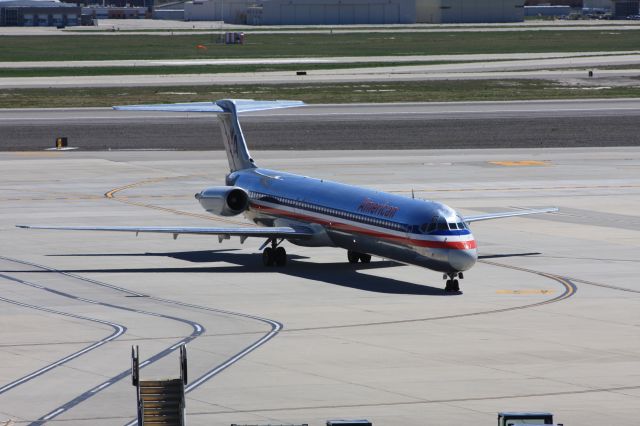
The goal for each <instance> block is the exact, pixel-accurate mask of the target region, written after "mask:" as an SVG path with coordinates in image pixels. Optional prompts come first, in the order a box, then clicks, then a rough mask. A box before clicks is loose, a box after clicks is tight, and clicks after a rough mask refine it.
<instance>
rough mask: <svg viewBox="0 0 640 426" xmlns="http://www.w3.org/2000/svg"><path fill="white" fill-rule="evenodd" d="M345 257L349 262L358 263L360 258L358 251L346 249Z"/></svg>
mask: <svg viewBox="0 0 640 426" xmlns="http://www.w3.org/2000/svg"><path fill="white" fill-rule="evenodd" d="M347 259H349V263H358V260H360V253H358V252H355V251H351V250H349V251H347Z"/></svg>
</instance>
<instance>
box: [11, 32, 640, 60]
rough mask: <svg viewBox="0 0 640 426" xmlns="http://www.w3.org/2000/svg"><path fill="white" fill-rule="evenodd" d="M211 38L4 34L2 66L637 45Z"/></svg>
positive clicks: (433, 36)
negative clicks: (14, 63) (226, 41)
mask: <svg viewBox="0 0 640 426" xmlns="http://www.w3.org/2000/svg"><path fill="white" fill-rule="evenodd" d="M217 38H218V37H217V36H216V35H214V34H196V35H122V34H120V35H88V34H87V35H86V36H79V35H69V36H67V35H63V36H56V37H41V36H23V37H20V36H3V37H2V43H0V61H60V62H62V61H72V60H108V59H195V58H278V57H308V56H312V57H327V56H393V55H439V54H470V53H519V52H551V51H554V52H555V51H562V52H580V51H620V50H636V49H638V48H639V46H640V30H627V31H608V30H607V31H593V30H591V31H535V30H534V31H504V32H498V31H495V32H490V31H487V32H443V33H420V32H415V33H348V34H333V35H330V34H252V35H250V36H248V37H247V42H246V44H245V45H243V46H241V45H224V44H219V43H216V40H217ZM198 45H202V46H205V47H206V50H205V49H198V48H197V47H196V46H198Z"/></svg>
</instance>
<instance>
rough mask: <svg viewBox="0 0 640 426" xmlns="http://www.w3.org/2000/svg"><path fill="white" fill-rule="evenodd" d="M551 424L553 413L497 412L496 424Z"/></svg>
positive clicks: (504, 425)
mask: <svg viewBox="0 0 640 426" xmlns="http://www.w3.org/2000/svg"><path fill="white" fill-rule="evenodd" d="M522 424H527V425H552V424H553V414H551V413H544V412H513V411H505V412H502V413H498V426H515V425H522Z"/></svg>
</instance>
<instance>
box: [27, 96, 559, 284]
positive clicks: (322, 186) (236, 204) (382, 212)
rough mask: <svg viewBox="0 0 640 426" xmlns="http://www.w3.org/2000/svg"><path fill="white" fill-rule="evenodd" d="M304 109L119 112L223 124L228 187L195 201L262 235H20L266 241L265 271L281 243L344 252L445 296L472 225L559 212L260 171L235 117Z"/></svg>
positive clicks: (201, 105) (246, 103) (460, 266)
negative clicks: (479, 205) (211, 118)
mask: <svg viewBox="0 0 640 426" xmlns="http://www.w3.org/2000/svg"><path fill="white" fill-rule="evenodd" d="M302 105H304V103H303V102H299V101H253V100H230V99H223V100H219V101H217V102H196V103H186V104H168V105H133V106H123V107H114V108H115V109H117V110H128V111H172V112H176V111H179V112H209V113H215V114H216V115H217V116H218V118H219V119H220V124H221V127H222V139H223V142H224V145H225V149H226V152H227V157H228V160H229V169H230V173H229V174H228V175H227V177H226V186H216V187H211V188H207V189H204V190H202V191H201V192H199V193H197V194H196V195H195V198H196V199H197V200H198V202H199V203H200V205H202V207H203V208H204V209H205V210H206V211H208V212H209V213H212V214H214V215H219V216H235V215H239V214H244V215H245V217H247V218H248V219H249V220H251V221H253V222H254V223H255V224H256V225H259V226H257V227H236V228H222V227H216V228H209V227H207V228H196V227H156V226H50V225H18V226H19V227H21V228H34V229H58V230H79V231H125V232H136V233H139V232H157V233H158V232H159V233H168V234H173V236H174V238H175V237H177V235H178V234H203V235H218V238H219V239H220V241H222V239H227V238H230V237H231V236H239V237H240V239H241V241H242V242H244V240H245V239H247V238H248V237H258V238H264V239H266V241H265V242H264V244H263V245H262V247H261V249H264V251H263V252H262V260H263V262H264V265H265V266H273V265H277V266H284V265H285V264H286V262H287V253H286V251H285V249H284V247H282V246H281V243H282V242H283V241H284V240H286V241H289V242H290V243H292V244H296V245H299V246H308V247H321V246H330V247H341V248H343V249H346V250H347V258H348V260H349V262H351V263H357V262H358V261H360V262H363V263H368V262H369V261H370V260H371V255H375V256H380V257H383V258H386V259H391V260H395V261H398V262H401V263H407V264H411V265H418V266H422V267H425V268H428V269H432V270H434V271H439V272H442V273H443V274H444V275H443V278H444V279H446V286H445V290H446V291H448V292H458V291H459V290H460V288H459V284H458V279H462V278H463V272H464V271H467V270H468V269H470V268H471V267H472V266H473V265H474V264H475V262H476V260H477V257H478V256H477V251H476V241H475V239H474V238H473V235H472V234H471V231H470V230H469V224H470V223H472V222H476V221H479V220H487V219H497V218H503V217H509V216H521V215H527V214H534V213H548V212H554V211H557V209H556V208H545V209H532V210H518V211H511V212H503V213H491V214H482V215H477V216H461V215H459V214H458V213H456V211H455V210H454V209H452V208H451V207H448V206H446V205H444V204H442V203H439V202H436V201H427V200H420V199H414V198H408V197H404V196H400V195H394V194H389V193H386V192H381V191H375V190H372V189H367V188H362V187H358V186H352V185H345V184H342V183H337V182H331V181H327V180H324V179H315V178H311V177H308V176H300V175H294V174H290V173H285V172H279V171H274V170H268V169H263V168H260V167H258V165H257V164H256V163H255V162H254V160H253V158H251V156H250V154H249V150H248V149H247V145H246V143H245V139H244V135H243V134H242V129H241V128H240V123H239V121H238V114H239V113H242V112H249V111H260V110H267V109H276V108H290V107H298V106H302Z"/></svg>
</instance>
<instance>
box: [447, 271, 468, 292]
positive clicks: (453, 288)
mask: <svg viewBox="0 0 640 426" xmlns="http://www.w3.org/2000/svg"><path fill="white" fill-rule="evenodd" d="M456 278H460V279H463V278H464V275H463V274H462V272H451V273H449V274H444V275H443V276H442V279H445V280H447V281H446V283H445V286H444V291H446V292H447V293H459V292H460V284H459V283H458V280H457V279H456Z"/></svg>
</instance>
